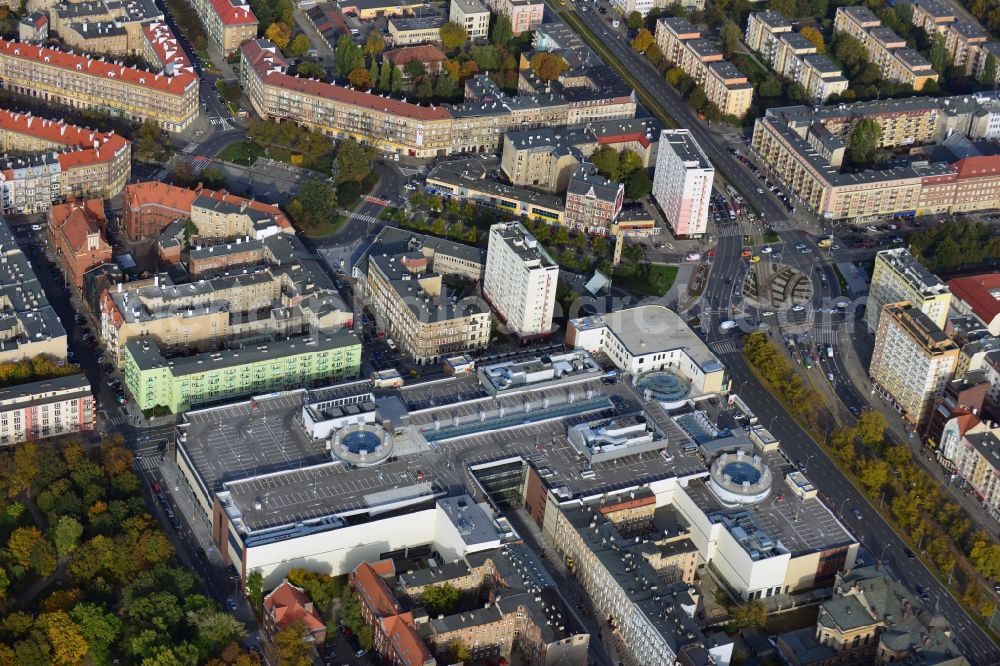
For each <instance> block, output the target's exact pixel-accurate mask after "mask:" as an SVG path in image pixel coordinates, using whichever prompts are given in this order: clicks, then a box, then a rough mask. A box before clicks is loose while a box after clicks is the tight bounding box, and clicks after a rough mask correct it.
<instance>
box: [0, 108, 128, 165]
mask: <svg viewBox="0 0 1000 666" xmlns="http://www.w3.org/2000/svg"><path fill="white" fill-rule="evenodd" d="M0 129H3V130H6V131H8V132H16V133H18V134H24V135H27V136H32V137H35V138H37V139H40V140H42V141H45V142H48V143H53V144H59V145H63V146H66V147H67V148H75V149H76V150H70V151H60V152H59V164H60V166H62V168H64V169H68V168H72V167H77V166H83V165H86V164H96V163H99V162H110V161H111V160H112V159H114V157H115V156H116V155H118V154H119V153H120V151H121V150H123V149H124V148H126V147H128V145H129V143H130V142H129V140H128V139H126V138H125V137H123V136H120V135H118V134H115V133H114V132H95V131H93V130H89V129H87V128H86V127H79V126H77V125H69V124H67V123H65V122H63V121H55V120H47V119H45V118H38V117H35V116H32V115H31V114H27V113H15V112H13V111H8V110H6V109H0Z"/></svg>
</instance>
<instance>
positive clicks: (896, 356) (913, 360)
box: [869, 301, 958, 427]
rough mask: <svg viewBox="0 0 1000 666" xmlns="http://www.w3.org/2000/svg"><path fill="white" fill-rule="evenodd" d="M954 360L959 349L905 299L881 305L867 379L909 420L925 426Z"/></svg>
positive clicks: (951, 373)
mask: <svg viewBox="0 0 1000 666" xmlns="http://www.w3.org/2000/svg"><path fill="white" fill-rule="evenodd" d="M957 362H958V345H956V344H955V343H954V342H952V340H951V339H950V338H949V337H948V336H947V335H946V334H945V332H944V331H942V330H941V329H940V328H938V327H937V325H935V324H934V322H933V321H932V320H931V319H930V317H928V316H927V315H926V314H924V313H923V312H922V311H921V310H920V309H919V308H917V307H916V306H914V305H912V304H911V303H909V302H907V301H904V302H901V303H888V304H886V305H885V306H883V308H882V316H881V317H880V318H879V321H878V329H877V330H876V332H875V349H874V351H873V352H872V363H871V367H870V368H869V376H870V377H871V380H872V384H873V385H874V387H875V390H876V391H879V392H880V393H881V394H882V395H883V396H885V397H886V398H887V399H889V400H890V401H891V402H892V403H893V404H894V405H895V407H896V408H897V409H898V410H899V412H900V413H901V414H902V415H903V417H904V418H905V419H906V420H907V421H909V422H910V423H911V424H913V425H914V426H916V427H919V426H922V425H923V424H924V423H926V421H927V419H928V418H929V416H930V409H931V407H932V406H933V403H934V401H935V399H937V398H940V397H941V396H942V394H943V393H944V388H945V385H946V384H947V383H948V382H949V381H950V380H951V378H952V376H953V374H954V372H955V366H956V364H957Z"/></svg>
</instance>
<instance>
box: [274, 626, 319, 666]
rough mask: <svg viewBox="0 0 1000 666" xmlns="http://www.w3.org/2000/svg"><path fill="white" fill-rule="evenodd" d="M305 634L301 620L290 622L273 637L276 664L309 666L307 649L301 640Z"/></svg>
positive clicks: (309, 660) (310, 661)
mask: <svg viewBox="0 0 1000 666" xmlns="http://www.w3.org/2000/svg"><path fill="white" fill-rule="evenodd" d="M304 634H305V623H304V622H302V620H298V621H296V622H292V623H291V624H289V625H288V626H286V627H285V628H284V629H282V630H281V631H279V632H278V633H276V634H275V635H274V639H273V640H272V645H273V646H274V654H275V656H276V657H277V658H278V663H280V664H281V665H282V666H310V664H312V659H310V658H309V648H308V646H307V645H306V644H305V641H303V640H302V636H303V635H304Z"/></svg>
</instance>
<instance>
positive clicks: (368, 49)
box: [361, 30, 385, 56]
mask: <svg viewBox="0 0 1000 666" xmlns="http://www.w3.org/2000/svg"><path fill="white" fill-rule="evenodd" d="M361 50H362V51H364V53H365V55H368V56H374V55H378V54H379V53H382V51H383V50H385V39H383V38H382V36H381V35H380V34H379V33H378V30H372V31H371V32H369V33H368V39H366V40H365V45H364V46H363V47H362V48H361Z"/></svg>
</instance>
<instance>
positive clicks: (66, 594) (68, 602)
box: [41, 587, 83, 613]
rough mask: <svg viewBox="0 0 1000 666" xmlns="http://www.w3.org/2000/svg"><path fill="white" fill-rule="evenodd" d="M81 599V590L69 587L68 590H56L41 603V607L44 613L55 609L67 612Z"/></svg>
mask: <svg viewBox="0 0 1000 666" xmlns="http://www.w3.org/2000/svg"><path fill="white" fill-rule="evenodd" d="M81 599H83V590H81V589H80V588H78V587H71V588H69V589H68V590H56V591H55V592H53V593H52V594H50V595H49V596H48V598H46V599H45V600H43V601H42V603H41V608H42V610H43V611H45V612H46V613H53V612H55V611H66V612H69V611H70V610H72V609H73V607H74V606H76V605H77V604H78V603H80V600H81Z"/></svg>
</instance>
